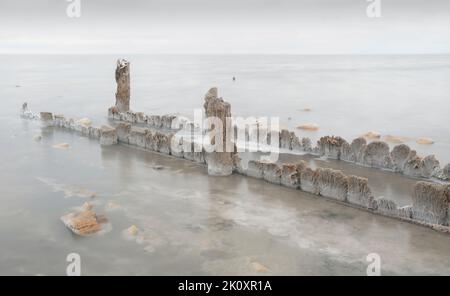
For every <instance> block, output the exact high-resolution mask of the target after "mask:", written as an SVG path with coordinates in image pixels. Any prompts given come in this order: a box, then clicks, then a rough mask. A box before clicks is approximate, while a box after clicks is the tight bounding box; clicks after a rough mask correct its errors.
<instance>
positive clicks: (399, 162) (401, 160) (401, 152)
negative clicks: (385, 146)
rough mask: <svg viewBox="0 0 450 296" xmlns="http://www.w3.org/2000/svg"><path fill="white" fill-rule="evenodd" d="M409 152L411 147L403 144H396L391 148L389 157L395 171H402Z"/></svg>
mask: <svg viewBox="0 0 450 296" xmlns="http://www.w3.org/2000/svg"><path fill="white" fill-rule="evenodd" d="M410 153H411V149H410V148H409V147H408V146H407V145H405V144H401V145H397V146H395V147H394V149H392V152H391V158H392V162H393V164H394V169H395V170H396V171H398V172H403V170H404V168H405V164H406V162H407V161H408V157H409V154H410Z"/></svg>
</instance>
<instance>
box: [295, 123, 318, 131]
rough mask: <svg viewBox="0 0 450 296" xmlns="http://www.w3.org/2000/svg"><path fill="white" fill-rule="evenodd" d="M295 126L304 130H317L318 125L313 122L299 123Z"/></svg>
mask: <svg viewBox="0 0 450 296" xmlns="http://www.w3.org/2000/svg"><path fill="white" fill-rule="evenodd" d="M297 128H298V129H301V130H305V131H318V130H319V126H318V125H317V124H315V123H305V124H300V125H299V126H297Z"/></svg>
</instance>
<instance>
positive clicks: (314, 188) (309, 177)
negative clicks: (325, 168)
mask: <svg viewBox="0 0 450 296" xmlns="http://www.w3.org/2000/svg"><path fill="white" fill-rule="evenodd" d="M317 177H318V176H317V173H316V171H314V170H313V169H311V168H309V167H306V168H304V169H303V170H301V171H300V188H301V190H302V191H305V192H308V193H312V194H316V195H318V194H319V192H320V189H319V186H318V184H317Z"/></svg>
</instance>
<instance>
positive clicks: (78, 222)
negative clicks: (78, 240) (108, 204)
mask: <svg viewBox="0 0 450 296" xmlns="http://www.w3.org/2000/svg"><path fill="white" fill-rule="evenodd" d="M61 221H62V222H63V223H64V225H66V227H67V228H69V229H70V230H72V232H73V233H75V234H77V235H81V236H86V235H90V234H93V233H96V232H98V231H100V230H101V229H102V226H101V224H102V223H105V222H106V218H105V217H102V216H97V214H96V213H95V212H94V211H92V209H85V210H83V211H81V212H78V213H70V214H67V215H64V216H62V217H61Z"/></svg>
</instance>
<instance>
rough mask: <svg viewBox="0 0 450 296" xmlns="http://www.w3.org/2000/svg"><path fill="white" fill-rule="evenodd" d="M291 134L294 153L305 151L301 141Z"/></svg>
mask: <svg viewBox="0 0 450 296" xmlns="http://www.w3.org/2000/svg"><path fill="white" fill-rule="evenodd" d="M291 134H292V135H291V149H292V150H294V151H303V146H302V142H301V140H300V139H299V138H298V137H297V136H296V135H295V134H294V133H291Z"/></svg>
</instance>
